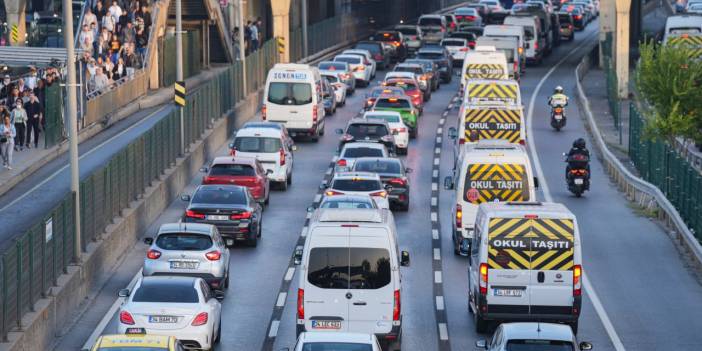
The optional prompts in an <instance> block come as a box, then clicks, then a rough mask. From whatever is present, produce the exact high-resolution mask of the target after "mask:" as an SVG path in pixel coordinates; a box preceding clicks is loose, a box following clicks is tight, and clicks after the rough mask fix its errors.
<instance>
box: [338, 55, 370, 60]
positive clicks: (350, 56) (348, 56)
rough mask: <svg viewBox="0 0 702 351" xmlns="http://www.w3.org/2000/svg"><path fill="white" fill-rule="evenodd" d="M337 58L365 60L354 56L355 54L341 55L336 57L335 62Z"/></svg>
mask: <svg viewBox="0 0 702 351" xmlns="http://www.w3.org/2000/svg"><path fill="white" fill-rule="evenodd" d="M337 58H354V59H358V60H363V59H362V58H360V57H358V55H353V54H341V55H336V56H334V59H335V60H336V59H337Z"/></svg>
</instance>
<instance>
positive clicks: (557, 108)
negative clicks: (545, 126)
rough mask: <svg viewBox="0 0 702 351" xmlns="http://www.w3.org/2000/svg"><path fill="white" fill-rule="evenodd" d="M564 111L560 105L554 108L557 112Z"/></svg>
mask: <svg viewBox="0 0 702 351" xmlns="http://www.w3.org/2000/svg"><path fill="white" fill-rule="evenodd" d="M562 111H563V109H562V108H560V107H556V108H554V109H553V112H555V113H561V112H562Z"/></svg>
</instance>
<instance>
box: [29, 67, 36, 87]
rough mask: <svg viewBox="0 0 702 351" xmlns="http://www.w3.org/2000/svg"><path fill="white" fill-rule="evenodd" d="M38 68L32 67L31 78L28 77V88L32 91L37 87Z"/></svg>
mask: <svg viewBox="0 0 702 351" xmlns="http://www.w3.org/2000/svg"><path fill="white" fill-rule="evenodd" d="M37 79H38V78H37V68H36V67H33V66H32V67H30V68H29V77H27V88H29V89H30V90H34V88H36V87H37Z"/></svg>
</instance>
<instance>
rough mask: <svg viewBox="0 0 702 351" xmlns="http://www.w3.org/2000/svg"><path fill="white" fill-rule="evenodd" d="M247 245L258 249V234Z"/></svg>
mask: <svg viewBox="0 0 702 351" xmlns="http://www.w3.org/2000/svg"><path fill="white" fill-rule="evenodd" d="M247 244H249V246H251V247H256V246H258V234H257V236H256V237H254V238H253V239H249V240H248V241H247Z"/></svg>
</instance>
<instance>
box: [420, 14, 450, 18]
mask: <svg viewBox="0 0 702 351" xmlns="http://www.w3.org/2000/svg"><path fill="white" fill-rule="evenodd" d="M419 18H420V19H421V18H444V16H442V15H433V14H428V15H422V16H421V17H419Z"/></svg>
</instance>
